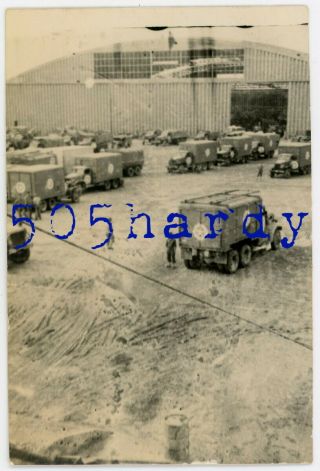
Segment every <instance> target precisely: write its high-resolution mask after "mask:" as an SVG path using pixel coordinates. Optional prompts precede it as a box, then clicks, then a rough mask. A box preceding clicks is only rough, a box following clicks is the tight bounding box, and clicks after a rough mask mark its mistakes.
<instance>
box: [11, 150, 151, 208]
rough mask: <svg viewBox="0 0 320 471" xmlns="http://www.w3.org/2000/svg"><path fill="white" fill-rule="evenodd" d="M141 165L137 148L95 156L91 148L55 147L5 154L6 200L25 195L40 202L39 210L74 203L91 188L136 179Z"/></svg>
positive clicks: (111, 185) (142, 157) (115, 184)
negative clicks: (61, 203)
mask: <svg viewBox="0 0 320 471" xmlns="http://www.w3.org/2000/svg"><path fill="white" fill-rule="evenodd" d="M143 165H144V154H143V151H142V150H140V149H120V150H118V152H114V151H108V152H100V153H94V152H93V151H92V148H91V147H88V148H85V147H78V146H73V147H69V146H67V147H58V148H53V149H50V150H49V149H48V150H45V151H40V150H38V149H35V150H32V149H30V150H29V151H16V152H9V153H7V192H8V201H11V202H13V201H17V200H19V199H20V200H23V198H24V197H25V195H26V194H30V195H31V196H35V195H37V196H38V197H40V199H41V210H42V211H45V210H46V209H51V208H52V207H53V206H54V205H55V204H56V202H57V201H58V200H61V199H63V198H67V199H70V200H71V201H72V202H77V201H78V200H79V198H80V196H81V193H82V192H83V191H85V190H86V189H88V188H91V187H100V188H104V189H105V190H111V189H117V188H119V187H120V186H122V185H123V177H124V176H129V177H133V176H138V175H140V173H141V170H142V168H143Z"/></svg>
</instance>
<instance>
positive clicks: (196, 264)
mask: <svg viewBox="0 0 320 471" xmlns="http://www.w3.org/2000/svg"><path fill="white" fill-rule="evenodd" d="M184 264H185V266H186V267H187V268H188V269H189V270H196V269H197V268H200V260H199V258H198V257H192V259H191V260H185V261H184Z"/></svg>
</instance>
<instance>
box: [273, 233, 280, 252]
mask: <svg viewBox="0 0 320 471" xmlns="http://www.w3.org/2000/svg"><path fill="white" fill-rule="evenodd" d="M280 244H281V231H280V229H276V230H275V231H274V234H273V239H272V242H271V248H272V250H278V249H279V248H280Z"/></svg>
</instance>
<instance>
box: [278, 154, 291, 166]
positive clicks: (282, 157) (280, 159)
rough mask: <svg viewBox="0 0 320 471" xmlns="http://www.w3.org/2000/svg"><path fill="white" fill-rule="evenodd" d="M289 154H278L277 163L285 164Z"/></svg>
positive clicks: (289, 156)
mask: <svg viewBox="0 0 320 471" xmlns="http://www.w3.org/2000/svg"><path fill="white" fill-rule="evenodd" d="M290 159H291V154H280V155H279V157H278V158H277V164H285V163H286V162H290Z"/></svg>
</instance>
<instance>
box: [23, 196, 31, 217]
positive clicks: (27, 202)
mask: <svg viewBox="0 0 320 471" xmlns="http://www.w3.org/2000/svg"><path fill="white" fill-rule="evenodd" d="M24 204H25V205H26V208H25V215H26V217H28V218H30V219H31V218H32V198H31V194H30V192H29V191H27V193H26V194H25V197H24Z"/></svg>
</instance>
